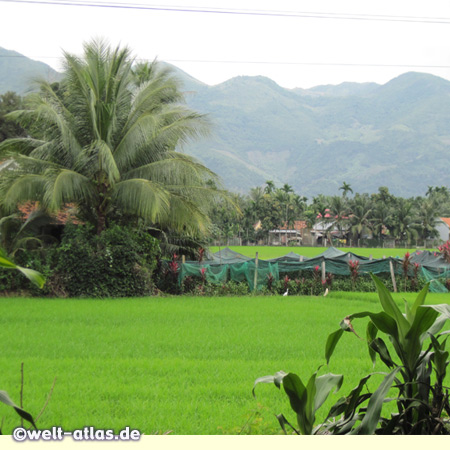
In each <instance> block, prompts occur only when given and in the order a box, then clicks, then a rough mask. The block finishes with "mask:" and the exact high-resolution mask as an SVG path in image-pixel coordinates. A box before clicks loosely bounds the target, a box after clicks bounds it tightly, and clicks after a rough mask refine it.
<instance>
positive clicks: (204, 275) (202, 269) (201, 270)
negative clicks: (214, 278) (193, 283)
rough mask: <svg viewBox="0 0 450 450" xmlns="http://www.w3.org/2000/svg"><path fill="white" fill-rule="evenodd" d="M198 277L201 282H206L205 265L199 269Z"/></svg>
mask: <svg viewBox="0 0 450 450" xmlns="http://www.w3.org/2000/svg"><path fill="white" fill-rule="evenodd" d="M200 277H201V278H202V284H205V283H206V267H202V268H201V269H200Z"/></svg>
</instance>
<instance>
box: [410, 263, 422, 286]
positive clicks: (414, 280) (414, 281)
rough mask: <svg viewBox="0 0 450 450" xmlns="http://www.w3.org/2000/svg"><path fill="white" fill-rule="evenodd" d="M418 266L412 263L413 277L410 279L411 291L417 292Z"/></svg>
mask: <svg viewBox="0 0 450 450" xmlns="http://www.w3.org/2000/svg"><path fill="white" fill-rule="evenodd" d="M419 268H420V266H419V264H418V263H414V264H413V277H412V279H411V289H412V290H413V291H416V290H417V285H418V283H419Z"/></svg>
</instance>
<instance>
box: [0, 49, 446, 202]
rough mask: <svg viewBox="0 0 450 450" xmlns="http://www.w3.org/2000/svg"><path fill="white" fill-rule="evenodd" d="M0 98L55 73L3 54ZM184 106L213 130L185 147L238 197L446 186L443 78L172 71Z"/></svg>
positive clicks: (419, 191) (407, 191)
mask: <svg viewBox="0 0 450 450" xmlns="http://www.w3.org/2000/svg"><path fill="white" fill-rule="evenodd" d="M2 52H6V50H4V49H1V48H0V94H1V93H4V92H6V91H7V90H13V91H16V92H18V93H21V94H23V93H24V92H26V91H27V89H29V86H28V84H27V83H26V82H24V81H22V84H20V83H19V81H20V79H22V80H24V79H27V78H28V79H29V78H30V76H31V75H33V76H35V75H41V76H42V75H44V76H47V77H50V79H51V81H53V80H56V79H58V77H59V76H60V74H58V73H57V72H55V71H53V69H51V68H50V67H49V66H46V65H45V64H43V63H39V62H36V61H32V60H29V59H28V58H25V57H21V58H19V57H14V58H5V57H1V55H2V54H4V53H2ZM174 70H175V72H176V74H177V75H178V77H179V78H180V79H181V80H182V81H183V86H184V90H185V92H186V99H187V103H188V105H189V106H190V107H191V108H193V109H195V110H197V111H199V112H201V113H205V114H207V115H208V116H209V118H210V121H211V124H212V136H211V137H210V138H208V139H204V140H202V141H200V142H196V143H193V144H190V145H189V146H187V147H186V149H185V151H186V152H187V153H188V154H191V155H193V156H195V157H197V158H198V159H200V160H201V161H203V162H204V163H205V164H206V165H207V166H208V167H209V168H210V169H212V170H213V171H215V172H216V173H217V174H219V175H220V176H221V178H222V180H223V182H224V185H225V187H226V188H228V189H230V190H232V191H236V192H241V193H245V192H248V191H249V189H250V188H251V187H254V186H260V185H263V184H264V183H265V181H267V180H272V181H274V182H275V184H276V185H278V186H281V185H283V184H284V183H288V184H290V185H291V186H293V188H294V189H295V191H296V192H297V193H299V194H301V195H305V196H307V197H309V198H310V197H311V196H313V195H317V194H319V193H322V194H327V195H334V194H340V191H339V187H340V186H341V185H342V183H343V182H344V181H345V182H347V183H349V184H350V185H351V187H352V189H353V190H354V191H355V192H368V193H372V192H376V191H377V190H378V187H380V186H387V187H388V188H389V190H390V191H391V192H392V193H394V194H395V195H401V196H405V197H408V196H415V195H424V194H425V192H426V190H427V187H428V186H442V185H447V186H449V185H450V171H449V169H448V166H449V162H450V147H449V146H450V81H447V80H445V79H443V78H439V77H436V76H434V75H429V74H424V73H416V72H408V73H405V74H403V75H400V76H399V77H397V78H395V79H393V80H391V81H389V82H388V83H386V84H384V85H379V84H376V83H349V82H348V83H342V84H339V85H337V86H334V85H327V86H317V87H314V88H311V89H300V88H298V89H286V88H283V87H281V86H279V85H278V84H276V83H275V82H274V81H272V80H270V79H269V78H266V77H262V76H257V77H247V76H241V77H236V78H232V79H230V80H228V81H226V82H224V83H221V84H218V85H215V86H210V85H207V84H204V83H202V82H200V81H199V80H196V79H195V78H193V77H192V76H190V75H188V74H186V73H185V72H183V71H181V70H180V69H178V68H176V67H174Z"/></svg>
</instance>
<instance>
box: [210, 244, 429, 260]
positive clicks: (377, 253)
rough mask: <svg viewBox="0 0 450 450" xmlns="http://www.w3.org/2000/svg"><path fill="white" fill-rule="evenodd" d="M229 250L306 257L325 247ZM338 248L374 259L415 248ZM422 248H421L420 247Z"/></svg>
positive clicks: (265, 247)
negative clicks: (291, 253)
mask: <svg viewBox="0 0 450 450" xmlns="http://www.w3.org/2000/svg"><path fill="white" fill-rule="evenodd" d="M223 248H225V247H217V246H215V247H210V248H209V250H210V251H211V252H212V253H215V252H217V251H219V250H220V249H223ZM228 248H230V249H231V250H233V251H235V252H238V253H241V254H242V255H245V256H250V257H251V258H254V257H255V254H256V252H258V257H259V258H261V259H271V258H278V257H279V256H283V255H286V254H287V253H289V252H294V253H297V254H299V255H303V256H306V257H308V258H312V257H314V256H317V255H319V254H320V253H323V252H324V251H325V250H326V249H327V247H284V246H277V247H269V246H263V245H259V246H251V245H249V246H245V245H243V246H238V245H236V246H229V247H228ZM339 250H341V251H343V252H352V253H355V254H356V255H360V256H367V257H369V256H370V255H372V257H373V258H374V259H377V258H383V256H386V257H388V256H394V257H395V256H398V257H400V258H403V256H404V255H405V253H406V252H409V253H413V252H415V251H416V250H418V249H417V248H363V247H339ZM420 250H423V249H420Z"/></svg>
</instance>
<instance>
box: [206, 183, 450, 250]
mask: <svg viewBox="0 0 450 450" xmlns="http://www.w3.org/2000/svg"><path fill="white" fill-rule="evenodd" d="M339 189H340V190H342V194H341V195H334V196H325V195H321V194H320V195H317V196H315V197H313V198H312V199H311V200H310V201H308V199H307V198H305V197H302V196H300V195H298V194H297V193H295V192H294V191H293V188H292V186H289V185H288V184H284V185H283V186H282V187H276V186H275V184H274V183H273V181H270V180H269V181H267V182H266V184H265V186H263V187H255V188H252V189H251V190H250V193H249V194H248V195H235V197H234V199H235V203H236V204H237V205H239V208H240V214H239V213H237V212H236V210H235V209H233V208H231V207H230V206H229V205H228V204H226V203H224V202H218V203H216V204H215V205H214V206H213V208H212V210H211V213H210V214H211V220H212V222H213V224H214V228H213V231H214V232H213V242H215V243H219V244H221V245H228V244H230V243H233V244H234V245H237V244H240V243H247V244H248V243H265V244H267V243H270V242H271V241H274V242H277V243H279V242H280V240H282V239H283V245H299V244H300V242H302V241H303V244H304V245H305V244H306V245H313V244H314V243H315V242H316V241H310V242H307V240H308V239H311V238H310V237H307V236H306V232H307V229H311V228H312V227H314V226H315V225H318V224H319V225H320V229H321V230H322V234H325V235H326V236H327V237H329V234H328V232H330V231H333V232H337V234H336V235H334V236H335V238H333V239H334V241H333V242H330V241H329V240H328V242H329V243H332V244H333V245H335V246H339V245H342V244H343V243H344V242H345V243H346V244H347V245H348V244H353V246H363V245H364V246H369V247H377V246H380V247H381V246H383V245H384V244H386V245H400V244H401V245H405V244H411V245H412V244H414V245H434V244H435V243H436V242H437V241H436V242H435V239H436V237H437V236H438V232H437V229H436V226H437V224H438V219H439V217H448V216H449V215H450V190H449V189H448V187H446V186H430V187H429V188H428V190H427V192H426V194H425V196H423V197H415V198H407V199H406V198H403V197H396V196H394V195H393V194H391V193H390V192H389V189H388V188H387V187H386V186H382V187H380V188H379V189H378V192H376V193H374V194H367V193H363V194H361V193H358V192H356V193H355V194H354V195H353V190H352V188H351V186H350V184H348V183H346V182H343V184H342V186H341V187H340V188H339ZM296 221H297V222H298V221H302V222H303V226H304V228H303V229H300V230H299V235H300V236H299V237H300V240H299V239H298V238H295V239H294V238H293V237H292V238H290V239H288V241H287V242H285V241H284V237H279V236H278V234H277V233H272V235H271V236H270V233H269V232H270V231H273V230H277V229H283V228H286V226H287V228H289V229H293V228H294V224H295V222H296ZM322 242H323V241H320V242H319V244H321V243H322Z"/></svg>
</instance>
